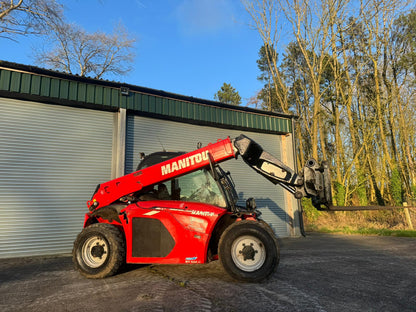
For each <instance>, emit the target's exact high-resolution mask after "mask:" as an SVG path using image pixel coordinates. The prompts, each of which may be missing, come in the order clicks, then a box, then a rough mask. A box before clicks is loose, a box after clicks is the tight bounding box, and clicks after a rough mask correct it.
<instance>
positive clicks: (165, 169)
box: [162, 151, 209, 176]
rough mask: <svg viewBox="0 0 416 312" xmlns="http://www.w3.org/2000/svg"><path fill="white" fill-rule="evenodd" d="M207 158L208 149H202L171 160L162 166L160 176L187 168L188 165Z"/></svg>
mask: <svg viewBox="0 0 416 312" xmlns="http://www.w3.org/2000/svg"><path fill="white" fill-rule="evenodd" d="M208 159H209V158H208V151H203V152H201V153H197V154H195V155H192V156H188V157H185V158H183V159H180V160H178V161H173V162H171V163H170V164H167V165H164V166H162V176H163V175H165V174H169V173H173V172H175V171H178V170H181V169H184V168H188V167H189V166H193V165H195V164H199V163H201V162H202V161H206V160H208Z"/></svg>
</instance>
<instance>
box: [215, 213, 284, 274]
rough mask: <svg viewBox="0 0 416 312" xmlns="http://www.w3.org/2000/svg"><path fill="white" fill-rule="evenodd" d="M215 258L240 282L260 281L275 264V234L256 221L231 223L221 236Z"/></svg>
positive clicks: (276, 253) (274, 268)
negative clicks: (217, 257)
mask: <svg viewBox="0 0 416 312" xmlns="http://www.w3.org/2000/svg"><path fill="white" fill-rule="evenodd" d="M218 252H219V259H220V261H221V264H222V265H223V267H224V269H225V271H226V272H227V273H228V274H229V275H230V276H231V277H233V278H235V279H237V280H239V281H244V282H260V281H262V280H264V279H267V278H268V277H270V275H271V274H273V273H274V272H275V271H276V268H277V266H278V264H279V258H280V251H279V245H278V243H277V240H276V237H275V235H274V233H273V232H272V230H271V229H269V228H268V226H267V225H265V224H262V223H261V222H259V221H240V222H235V223H233V224H231V225H230V226H229V227H228V228H227V229H226V230H225V231H224V233H223V234H222V235H221V239H220V242H219V250H218Z"/></svg>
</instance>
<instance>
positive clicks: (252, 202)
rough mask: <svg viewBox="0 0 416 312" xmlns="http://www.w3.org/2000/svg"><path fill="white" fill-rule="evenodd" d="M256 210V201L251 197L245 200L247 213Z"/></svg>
mask: <svg viewBox="0 0 416 312" xmlns="http://www.w3.org/2000/svg"><path fill="white" fill-rule="evenodd" d="M256 208H257V205H256V201H255V200H254V198H253V197H250V198H249V199H247V200H246V209H247V210H248V211H253V210H255V209H256Z"/></svg>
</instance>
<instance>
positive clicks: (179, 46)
mask: <svg viewBox="0 0 416 312" xmlns="http://www.w3.org/2000/svg"><path fill="white" fill-rule="evenodd" d="M60 3H62V4H63V5H64V15H65V17H66V18H67V21H68V22H73V23H76V24H78V25H80V26H81V27H82V28H84V29H85V30H86V31H88V32H95V31H104V32H108V33H112V31H113V28H114V27H115V25H116V24H117V23H119V22H121V23H122V24H123V25H124V26H125V28H126V29H127V31H128V32H129V33H130V34H132V36H133V37H134V38H135V39H136V40H137V42H136V44H135V53H136V58H135V62H134V64H133V70H132V71H131V72H130V73H129V74H127V75H126V76H116V77H114V76H113V77H109V78H110V80H115V81H119V82H123V83H128V84H132V85H137V86H142V87H147V88H152V89H156V90H163V91H166V92H172V93H176V94H181V95H187V96H193V97H196V98H202V99H208V100H214V94H215V93H216V92H217V91H218V90H219V89H220V88H221V86H222V85H223V83H224V82H226V83H229V84H231V85H232V86H233V87H234V88H235V89H236V90H237V91H238V92H239V94H240V96H241V98H242V105H247V101H248V99H249V98H250V97H253V96H254V95H255V94H256V92H258V91H259V90H260V89H261V88H262V83H261V82H259V81H258V80H257V76H259V74H260V72H259V70H258V68H257V63H256V60H257V59H258V51H259V49H260V47H261V45H262V42H261V39H260V36H259V34H258V33H257V31H256V30H254V29H253V28H251V27H250V26H249V24H250V23H251V20H250V16H249V15H248V13H247V12H246V11H245V9H244V6H243V5H242V4H241V2H240V0H128V1H110V0H73V1H69V0H67V1H60ZM17 39H18V40H19V41H18V42H13V41H10V40H7V39H3V38H0V60H4V61H10V62H16V63H21V64H25V65H38V64H36V63H35V60H34V58H33V56H32V55H33V48H34V47H36V46H39V45H40V44H42V41H41V39H40V38H39V37H29V38H26V37H19V38H17Z"/></svg>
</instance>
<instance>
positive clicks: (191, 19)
mask: <svg viewBox="0 0 416 312" xmlns="http://www.w3.org/2000/svg"><path fill="white" fill-rule="evenodd" d="M233 11H234V10H233V5H232V1H231V0H183V1H182V2H181V3H180V4H179V6H178V7H177V8H176V10H175V18H176V19H177V22H178V25H179V28H180V30H181V31H182V32H183V33H185V34H187V35H197V34H201V33H202V34H206V33H217V32H219V31H221V30H223V29H225V28H229V27H232V26H233V20H234V16H233Z"/></svg>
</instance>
